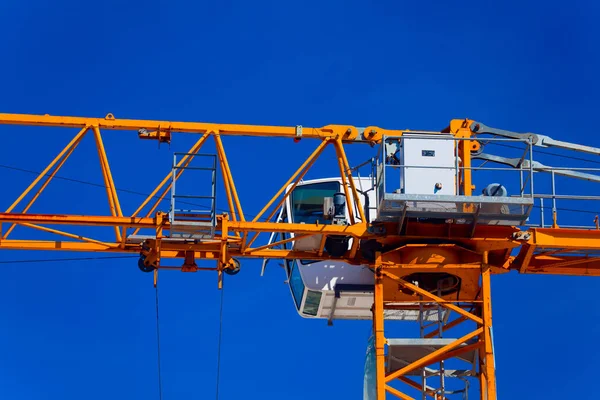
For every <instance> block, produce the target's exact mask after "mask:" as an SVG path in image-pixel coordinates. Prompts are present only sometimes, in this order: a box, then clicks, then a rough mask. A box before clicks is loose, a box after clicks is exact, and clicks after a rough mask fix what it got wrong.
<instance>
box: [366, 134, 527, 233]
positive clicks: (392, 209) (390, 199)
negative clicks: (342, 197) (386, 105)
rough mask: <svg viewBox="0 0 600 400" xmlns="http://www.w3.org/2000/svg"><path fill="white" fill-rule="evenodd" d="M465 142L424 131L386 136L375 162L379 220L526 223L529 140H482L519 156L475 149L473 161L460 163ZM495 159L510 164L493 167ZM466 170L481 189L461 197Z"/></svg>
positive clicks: (447, 135)
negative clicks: (500, 154)
mask: <svg viewBox="0 0 600 400" xmlns="http://www.w3.org/2000/svg"><path fill="white" fill-rule="evenodd" d="M465 140H472V139H471V138H457V137H454V136H452V135H449V134H440V133H423V132H414V133H412V132H411V133H410V134H405V135H404V136H403V137H402V138H386V137H384V139H383V141H382V144H381V146H380V150H379V155H378V159H377V165H376V170H377V173H376V182H375V184H376V187H377V205H378V219H397V218H400V220H401V221H403V220H404V219H405V218H407V217H417V218H435V219H449V218H450V219H454V220H455V221H456V222H458V223H461V222H462V223H475V224H477V223H481V224H504V225H509V224H510V225H512V224H516V225H522V224H524V223H525V222H526V221H527V218H528V216H529V213H530V212H531V208H532V205H533V194H534V163H533V159H532V158H533V151H532V144H531V142H530V140H529V139H527V138H524V139H507V138H486V139H485V140H484V143H485V145H486V146H487V145H492V144H500V145H508V146H506V147H508V148H511V150H513V152H514V150H515V149H516V150H517V151H518V154H517V155H516V156H515V157H512V158H511V157H495V156H491V155H488V154H485V153H483V152H482V151H479V152H477V151H474V152H472V153H471V156H472V158H473V162H472V163H471V165H464V162H463V160H461V159H460V157H459V152H458V149H459V148H460V147H461V146H460V144H463V143H461V141H465ZM482 142H483V141H480V142H479V143H482ZM467 145H470V143H468V144H467ZM468 150H469V151H471V150H476V149H474V148H473V149H468ZM505 153H506V152H505ZM499 162H500V164H505V165H506V164H507V165H508V166H503V165H497V164H498V163H499ZM467 171H470V173H471V179H472V183H473V184H475V186H476V187H483V188H485V189H484V190H483V192H482V194H481V195H475V194H470V195H465V189H464V186H465V185H466V184H468V183H465V182H468V181H466V180H465V175H467V174H466V172H467ZM509 193H517V195H516V196H514V195H509Z"/></svg>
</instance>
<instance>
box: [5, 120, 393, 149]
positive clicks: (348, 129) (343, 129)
mask: <svg viewBox="0 0 600 400" xmlns="http://www.w3.org/2000/svg"><path fill="white" fill-rule="evenodd" d="M0 124H7V125H30V126H54V127H64V128H83V127H86V126H97V127H98V128H100V129H110V130H126V131H139V130H140V129H146V130H149V131H159V132H187V133H207V132H219V134H221V135H228V136H231V135H233V136H263V137H284V138H285V137H287V138H298V137H299V136H298V132H299V129H298V128H297V127H295V126H264V125H238V124H215V123H205V122H174V121H157V120H135V119H117V118H114V117H113V116H112V115H111V114H109V115H107V116H106V117H105V118H86V117H65V116H53V115H32V114H5V113H0ZM301 131H302V135H301V136H300V138H311V139H321V140H323V139H335V138H341V139H342V140H344V141H354V140H355V139H356V138H357V137H358V129H357V128H356V127H354V126H350V125H327V126H323V127H320V128H311V127H302V129H301ZM365 131H366V132H367V138H368V140H371V141H373V142H378V141H380V140H381V136H382V135H386V136H401V135H402V133H403V132H404V131H402V130H388V129H382V128H378V127H368V128H366V130H365Z"/></svg>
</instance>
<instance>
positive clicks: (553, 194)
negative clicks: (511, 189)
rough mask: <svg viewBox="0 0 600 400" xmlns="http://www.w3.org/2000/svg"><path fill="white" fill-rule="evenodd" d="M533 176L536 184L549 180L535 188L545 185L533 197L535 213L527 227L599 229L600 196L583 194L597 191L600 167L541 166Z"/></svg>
mask: <svg viewBox="0 0 600 400" xmlns="http://www.w3.org/2000/svg"><path fill="white" fill-rule="evenodd" d="M535 174H536V176H537V179H536V181H541V180H542V179H543V178H548V179H547V181H546V182H540V185H538V186H544V190H543V192H541V193H536V194H534V196H533V198H534V208H535V209H537V211H538V212H535V213H533V214H532V215H531V218H530V220H529V221H528V222H527V224H526V225H527V226H529V227H540V228H548V227H561V228H571V229H600V220H599V219H598V215H600V196H596V195H589V194H584V193H597V192H598V189H600V186H599V184H600V168H577V167H576V168H570V167H549V166H543V167H541V168H539V169H538V170H536V171H535ZM559 180H562V181H561V182H560V183H559ZM542 183H543V185H542ZM565 188H566V189H565ZM566 192H568V193H566ZM578 192H579V193H581V194H578ZM565 221H566V223H563V222H565Z"/></svg>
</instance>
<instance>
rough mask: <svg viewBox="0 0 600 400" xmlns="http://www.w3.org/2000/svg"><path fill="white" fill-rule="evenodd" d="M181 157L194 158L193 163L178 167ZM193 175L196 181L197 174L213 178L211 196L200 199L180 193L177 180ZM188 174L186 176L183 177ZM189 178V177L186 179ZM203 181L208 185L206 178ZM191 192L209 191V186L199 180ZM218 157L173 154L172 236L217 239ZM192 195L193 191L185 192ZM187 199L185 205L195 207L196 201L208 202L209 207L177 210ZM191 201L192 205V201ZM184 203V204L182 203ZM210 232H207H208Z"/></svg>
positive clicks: (199, 206)
mask: <svg viewBox="0 0 600 400" xmlns="http://www.w3.org/2000/svg"><path fill="white" fill-rule="evenodd" d="M178 156H184V157H186V156H187V157H194V159H193V160H192V161H191V162H190V163H188V164H187V165H186V164H183V165H181V166H178V165H177V164H178ZM207 159H208V163H205V164H204V165H208V166H194V165H191V164H192V163H193V162H194V161H196V162H198V161H199V160H207ZM191 171H195V172H196V174H193V175H194V177H196V178H197V175H198V173H201V172H205V173H208V175H209V176H210V184H211V186H210V188H211V189H210V195H197V194H181V191H182V190H181V189H179V192H178V188H179V187H180V185H179V184H178V180H180V179H183V177H184V176H185V177H186V178H187V176H189V175H192V173H191ZM185 172H187V174H184V173H185ZM186 175H187V176H186ZM204 181H208V178H207V177H206V176H205V177H204ZM192 182H193V183H192V191H194V192H195V190H202V189H203V188H206V183H207V182H203V181H202V180H200V179H194V180H193V181H192ZM216 188H217V156H216V155H215V154H191V153H174V154H173V166H172V176H171V208H170V211H169V219H170V222H171V226H172V229H171V232H170V233H171V236H172V237H173V236H176V235H187V236H189V237H190V238H197V237H200V236H202V237H205V236H207V235H209V236H210V237H211V238H212V237H214V235H215V230H216V220H217V218H216V204H217V189H216ZM183 190H184V191H186V192H189V191H190V189H189V188H188V187H186V188H185V189H183ZM178 199H185V204H186V205H190V204H192V205H194V204H193V203H191V201H193V200H201V201H205V200H209V202H210V205H209V206H206V205H203V204H196V206H197V207H198V208H178V206H177V200H178ZM190 200H191V201H190ZM182 203H183V201H182ZM207 228H208V229H207Z"/></svg>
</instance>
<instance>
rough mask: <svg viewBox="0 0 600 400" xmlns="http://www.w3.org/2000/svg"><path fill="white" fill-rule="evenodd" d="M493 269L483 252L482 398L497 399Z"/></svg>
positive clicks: (484, 399) (486, 254) (483, 399)
mask: <svg viewBox="0 0 600 400" xmlns="http://www.w3.org/2000/svg"><path fill="white" fill-rule="evenodd" d="M490 278H491V269H490V266H489V264H488V252H487V251H485V252H484V253H483V263H482V264H481V294H482V299H483V304H482V308H481V310H482V319H483V334H482V335H483V339H484V349H485V350H484V351H485V354H484V357H483V365H482V367H483V369H482V370H481V371H480V373H483V374H484V375H485V391H484V394H485V398H483V397H482V400H497V399H496V368H495V365H494V350H493V346H492V299H491V279H490Z"/></svg>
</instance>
